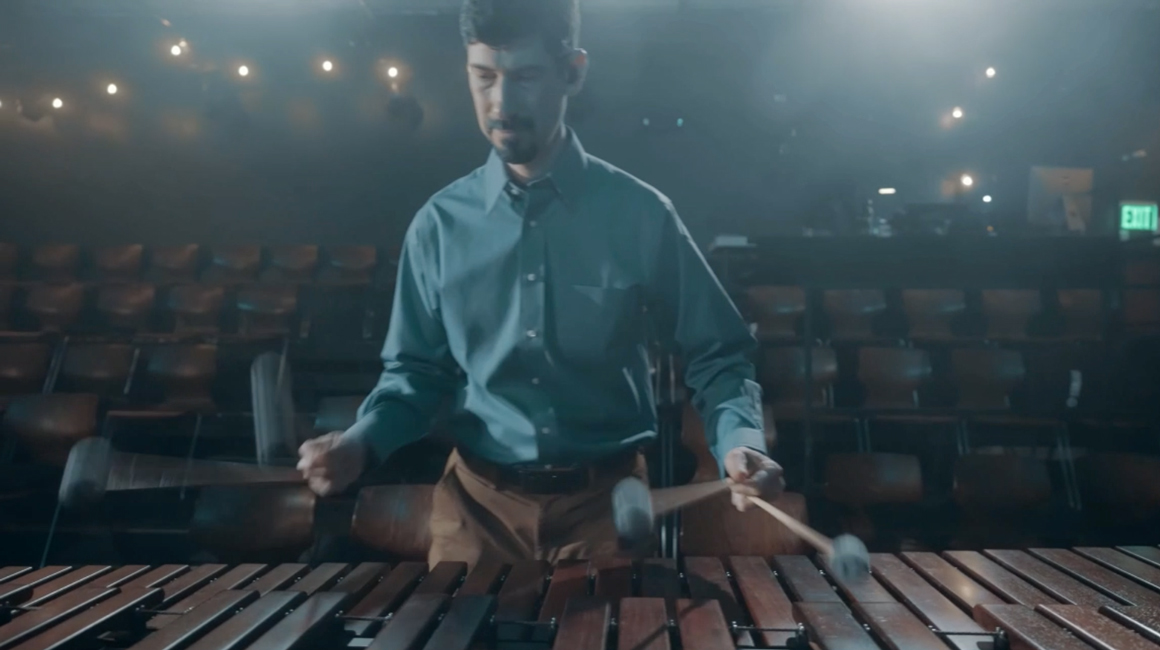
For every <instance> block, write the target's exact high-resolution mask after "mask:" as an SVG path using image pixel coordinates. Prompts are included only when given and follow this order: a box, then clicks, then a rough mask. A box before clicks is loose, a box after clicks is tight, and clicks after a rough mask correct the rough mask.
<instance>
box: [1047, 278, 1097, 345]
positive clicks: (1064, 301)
mask: <svg viewBox="0 0 1160 650" xmlns="http://www.w3.org/2000/svg"><path fill="white" fill-rule="evenodd" d="M1057 296H1058V299H1059V313H1060V316H1062V317H1063V336H1064V338H1066V339H1070V340H1075V341H1097V340H1099V339H1100V338H1102V337H1103V329H1104V295H1103V293H1102V292H1100V291H1099V290H1098V289H1067V290H1060V291H1059V292H1058V294H1057Z"/></svg>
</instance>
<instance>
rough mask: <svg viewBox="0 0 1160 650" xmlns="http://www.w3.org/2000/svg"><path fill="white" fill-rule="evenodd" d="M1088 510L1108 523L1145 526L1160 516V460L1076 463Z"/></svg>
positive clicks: (1096, 457) (1106, 456)
mask: <svg viewBox="0 0 1160 650" xmlns="http://www.w3.org/2000/svg"><path fill="white" fill-rule="evenodd" d="M1075 469H1076V474H1077V476H1078V481H1079V489H1080V494H1081V495H1082V497H1083V504H1084V508H1085V509H1086V510H1087V511H1088V512H1093V513H1096V514H1097V515H1099V516H1101V517H1102V518H1103V519H1104V520H1105V521H1107V520H1111V521H1122V522H1130V523H1142V522H1149V521H1154V520H1155V519H1156V518H1157V516H1160V480H1157V477H1160V458H1158V457H1156V456H1146V455H1143V454H1132V453H1101V454H1092V455H1090V456H1085V457H1083V458H1080V459H1078V460H1076V462H1075Z"/></svg>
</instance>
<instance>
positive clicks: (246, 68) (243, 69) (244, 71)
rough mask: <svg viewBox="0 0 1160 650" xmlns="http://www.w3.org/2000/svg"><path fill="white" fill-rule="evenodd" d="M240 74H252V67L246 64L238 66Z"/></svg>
mask: <svg viewBox="0 0 1160 650" xmlns="http://www.w3.org/2000/svg"><path fill="white" fill-rule="evenodd" d="M238 76H239V77H248V76H250V68H249V66H244V65H240V66H238Z"/></svg>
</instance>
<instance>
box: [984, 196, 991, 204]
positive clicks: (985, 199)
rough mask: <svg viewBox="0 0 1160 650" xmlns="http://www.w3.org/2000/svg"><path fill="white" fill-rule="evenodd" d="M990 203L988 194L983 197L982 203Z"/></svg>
mask: <svg viewBox="0 0 1160 650" xmlns="http://www.w3.org/2000/svg"><path fill="white" fill-rule="evenodd" d="M990 202H991V195H990V194H988V195H987V196H984V197H983V203H990Z"/></svg>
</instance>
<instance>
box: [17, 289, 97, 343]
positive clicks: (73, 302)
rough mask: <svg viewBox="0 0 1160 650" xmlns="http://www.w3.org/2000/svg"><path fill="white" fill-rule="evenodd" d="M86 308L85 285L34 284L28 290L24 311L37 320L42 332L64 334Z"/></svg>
mask: <svg viewBox="0 0 1160 650" xmlns="http://www.w3.org/2000/svg"><path fill="white" fill-rule="evenodd" d="M84 306H85V288H84V285H81V284H77V283H69V284H34V285H32V286H31V287H29V288H28V293H27V296H26V298H25V302H24V310H25V311H27V312H28V314H29V315H30V316H32V317H33V318H34V319H36V321H37V323H38V325H39V326H40V329H41V331H44V332H64V331H67V330H69V329H70V328H72V327H73V326H74V325H75V324H76V322H77V319H78V318H79V317H80V314H81V310H82V309H84Z"/></svg>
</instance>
